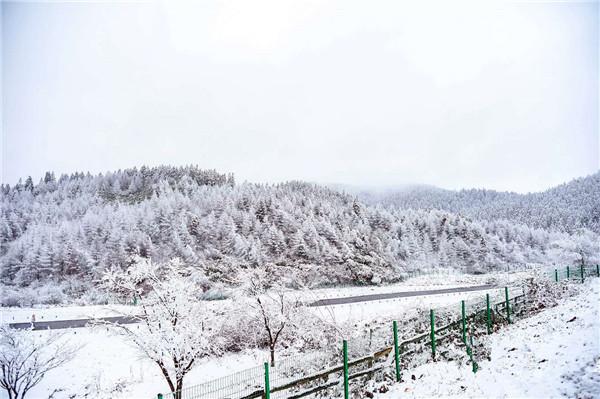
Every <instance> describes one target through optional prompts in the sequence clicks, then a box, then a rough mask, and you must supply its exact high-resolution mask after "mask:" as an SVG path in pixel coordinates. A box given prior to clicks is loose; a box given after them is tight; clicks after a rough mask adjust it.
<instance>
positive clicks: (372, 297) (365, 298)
mask: <svg viewBox="0 0 600 399" xmlns="http://www.w3.org/2000/svg"><path fill="white" fill-rule="evenodd" d="M495 287H496V286H495V285H477V286H471V287H456V288H441V289H438V290H422V291H403V292H388V293H384V294H369V295H357V296H349V297H344V298H328V299H319V300H318V301H315V302H313V303H311V304H309V306H327V305H343V304H345V303H357V302H369V301H379V300H382V299H392V298H407V297H411V296H425V295H438V294H451V293H456V292H470V291H481V290H489V289H492V288H495Z"/></svg>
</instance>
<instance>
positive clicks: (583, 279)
mask: <svg viewBox="0 0 600 399" xmlns="http://www.w3.org/2000/svg"><path fill="white" fill-rule="evenodd" d="M580 270H581V284H583V282H584V281H585V278H584V277H583V273H584V270H583V263H582V264H581V269H580Z"/></svg>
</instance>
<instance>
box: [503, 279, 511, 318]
mask: <svg viewBox="0 0 600 399" xmlns="http://www.w3.org/2000/svg"><path fill="white" fill-rule="evenodd" d="M504 296H506V320H508V324H510V301H509V300H508V287H504Z"/></svg>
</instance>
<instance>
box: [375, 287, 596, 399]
mask: <svg viewBox="0 0 600 399" xmlns="http://www.w3.org/2000/svg"><path fill="white" fill-rule="evenodd" d="M599 299H600V280H598V279H593V280H590V281H589V282H588V283H586V284H585V285H584V286H582V288H581V293H580V294H579V295H577V296H575V297H571V298H568V299H566V300H565V301H564V303H562V304H561V305H559V306H557V307H555V308H551V309H548V310H545V311H543V312H542V313H539V314H537V315H535V316H533V317H531V318H527V319H523V320H520V321H517V322H516V323H515V324H513V325H511V326H508V327H504V328H503V329H502V330H501V331H500V332H499V333H497V334H494V335H492V336H490V337H489V338H486V339H488V340H489V342H488V344H489V345H491V349H492V351H491V361H487V360H481V361H479V366H480V369H479V371H478V372H477V373H476V374H473V373H472V372H471V368H470V366H467V365H464V364H463V365H462V366H461V365H459V364H458V363H456V362H451V363H448V362H438V363H429V364H426V365H423V366H420V367H418V368H415V369H413V370H404V371H403V379H404V380H405V381H406V382H403V383H401V384H395V385H394V386H393V387H392V390H391V391H389V392H387V393H385V394H379V395H377V396H376V398H380V399H383V398H398V397H404V398H406V397H414V398H421V397H428V398H430V397H500V398H504V397H527V398H555V397H561V396H567V397H578V398H597V397H600V314H599V306H600V305H599V304H600V301H599ZM412 376H414V377H415V380H413V379H412Z"/></svg>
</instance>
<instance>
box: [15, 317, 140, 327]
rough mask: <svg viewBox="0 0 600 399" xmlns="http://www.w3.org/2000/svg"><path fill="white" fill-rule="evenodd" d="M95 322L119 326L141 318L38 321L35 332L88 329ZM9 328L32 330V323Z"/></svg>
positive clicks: (135, 321) (18, 324)
mask: <svg viewBox="0 0 600 399" xmlns="http://www.w3.org/2000/svg"><path fill="white" fill-rule="evenodd" d="M94 320H97V321H106V322H111V323H117V324H131V323H137V322H138V321H139V318H137V317H133V316H111V317H99V318H98V319H74V320H54V321H36V322H35V323H33V330H59V329H62V328H81V327H86V326H87V325H89V324H90V323H91V322H93V321H94ZM9 327H11V328H17V329H20V330H25V329H31V323H10V324H9Z"/></svg>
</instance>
